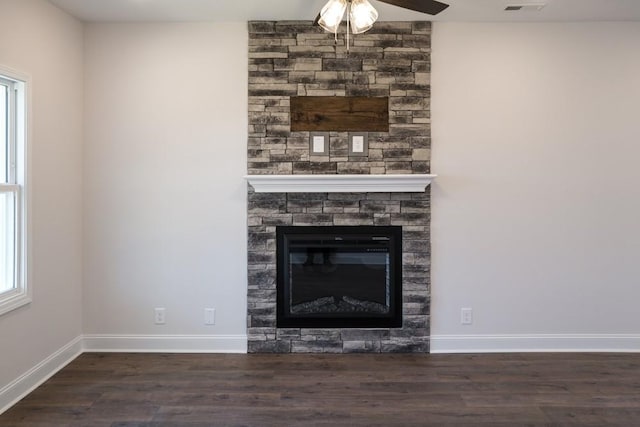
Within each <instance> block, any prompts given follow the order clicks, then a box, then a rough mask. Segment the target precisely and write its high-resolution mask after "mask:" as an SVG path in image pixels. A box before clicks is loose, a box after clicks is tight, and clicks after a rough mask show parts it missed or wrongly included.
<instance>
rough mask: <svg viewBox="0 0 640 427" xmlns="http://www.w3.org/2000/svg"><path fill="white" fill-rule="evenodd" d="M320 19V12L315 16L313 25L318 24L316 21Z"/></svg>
mask: <svg viewBox="0 0 640 427" xmlns="http://www.w3.org/2000/svg"><path fill="white" fill-rule="evenodd" d="M319 20H320V14H318V16H316V19H315V20H314V21H313V25H318V21H319Z"/></svg>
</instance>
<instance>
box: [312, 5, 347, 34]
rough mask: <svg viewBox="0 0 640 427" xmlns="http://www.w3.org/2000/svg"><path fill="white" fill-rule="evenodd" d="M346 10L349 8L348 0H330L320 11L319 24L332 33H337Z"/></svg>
mask: <svg viewBox="0 0 640 427" xmlns="http://www.w3.org/2000/svg"><path fill="white" fill-rule="evenodd" d="M345 10H347V1H346V0H329V1H328V2H327V4H325V5H324V7H323V8H322V10H321V11H320V19H319V20H318V25H320V26H321V27H322V28H324V29H325V30H327V31H329V32H331V33H336V32H337V31H338V27H339V26H340V23H341V22H342V17H343V16H344V12H345Z"/></svg>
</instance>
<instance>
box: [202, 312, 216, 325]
mask: <svg viewBox="0 0 640 427" xmlns="http://www.w3.org/2000/svg"><path fill="white" fill-rule="evenodd" d="M204 324H205V325H215V324H216V309H215V308H205V309H204Z"/></svg>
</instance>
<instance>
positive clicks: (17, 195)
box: [0, 67, 31, 314]
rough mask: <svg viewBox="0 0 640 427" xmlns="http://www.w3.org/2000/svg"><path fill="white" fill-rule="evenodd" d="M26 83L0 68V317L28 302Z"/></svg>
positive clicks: (12, 73) (14, 74)
mask: <svg viewBox="0 0 640 427" xmlns="http://www.w3.org/2000/svg"><path fill="white" fill-rule="evenodd" d="M25 81H26V79H22V78H18V77H17V74H16V73H14V72H7V71H6V70H5V69H4V68H2V67H0V314H3V313H6V312H7V311H10V310H13V309H15V308H17V307H19V306H21V305H24V304H26V303H28V302H30V300H31V299H30V292H29V290H28V287H27V282H26V216H25V213H26V204H25V177H26V175H25V169H26V150H25V147H26V144H25V142H26V108H25V107H26V96H25V92H26V91H25V87H26V83H25Z"/></svg>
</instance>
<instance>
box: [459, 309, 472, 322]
mask: <svg viewBox="0 0 640 427" xmlns="http://www.w3.org/2000/svg"><path fill="white" fill-rule="evenodd" d="M460 323H462V324H463V325H471V324H472V323H473V309H471V308H461V309H460Z"/></svg>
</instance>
